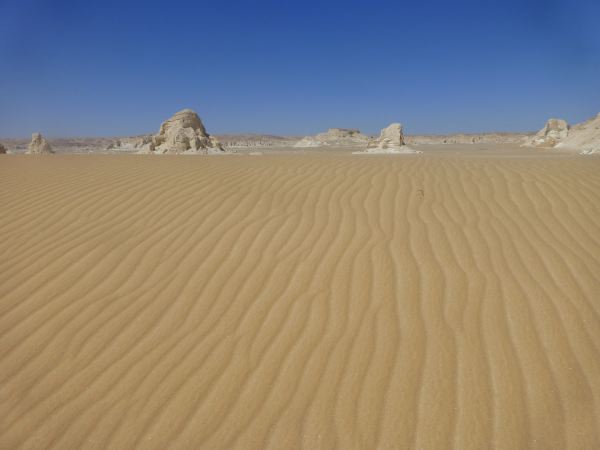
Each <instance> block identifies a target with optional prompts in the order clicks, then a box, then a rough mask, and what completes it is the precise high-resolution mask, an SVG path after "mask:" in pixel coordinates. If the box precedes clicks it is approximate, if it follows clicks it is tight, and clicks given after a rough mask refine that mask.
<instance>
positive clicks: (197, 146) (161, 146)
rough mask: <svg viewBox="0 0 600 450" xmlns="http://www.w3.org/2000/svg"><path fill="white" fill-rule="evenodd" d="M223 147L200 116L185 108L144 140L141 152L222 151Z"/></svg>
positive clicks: (204, 152)
mask: <svg viewBox="0 0 600 450" xmlns="http://www.w3.org/2000/svg"><path fill="white" fill-rule="evenodd" d="M223 151H224V150H223V147H222V146H221V144H220V143H219V141H218V140H217V139H216V138H214V137H212V136H210V135H209V134H208V133H207V132H206V129H205V128H204V125H203V124H202V121H201V120H200V117H198V114H196V113H195V112H194V111H192V110H191V109H184V110H182V111H179V112H178V113H176V114H175V115H174V116H173V117H171V118H170V119H168V120H166V121H165V122H163V123H162V125H161V126H160V130H159V132H158V134H156V135H154V136H152V138H151V139H149V140H148V141H147V142H143V143H142V146H141V150H140V153H203V154H207V153H221V152H223Z"/></svg>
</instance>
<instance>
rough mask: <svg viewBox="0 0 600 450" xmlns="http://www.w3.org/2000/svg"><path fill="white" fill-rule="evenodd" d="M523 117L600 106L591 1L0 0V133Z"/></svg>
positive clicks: (512, 126) (575, 116)
mask: <svg viewBox="0 0 600 450" xmlns="http://www.w3.org/2000/svg"><path fill="white" fill-rule="evenodd" d="M187 107H189V108H193V109H195V110H196V111H197V112H198V113H199V114H200V116H201V117H202V119H203V121H204V122H205V125H206V126H207V128H208V130H209V132H211V133H225V132H232V133H233V132H249V131H254V132H260V133H274V134H295V135H304V134H312V133H316V132H318V131H320V130H323V129H325V128H328V127H334V126H337V127H356V128H360V129H361V130H363V131H365V132H368V133H375V132H377V131H378V130H379V129H380V128H382V127H383V126H385V125H387V124H388V123H390V122H393V121H401V122H403V123H404V125H405V128H406V130H407V132H408V133H447V132H458V131H465V132H478V131H488V130H498V131H508V130H515V131H517V130H535V129H538V128H540V127H541V126H542V125H543V123H544V121H545V120H546V118H548V117H551V116H552V117H554V116H556V117H562V118H565V119H567V120H568V121H569V122H572V123H573V122H578V121H581V120H584V119H586V118H588V117H590V116H592V115H594V114H596V113H598V112H599V111H600V1H599V0H504V1H485V0H468V1H461V0H458V1H450V0H435V1H419V0H413V1H378V0H374V1H373V0H372V1H367V0H364V1H360V2H358V1H352V0H345V1H327V0H321V1H313V0H302V1H300V0H297V1H286V0H272V1H261V0H254V1H251V0H248V1H239V0H229V1H226V0H211V1H188V0H179V1H173V2H167V1H161V2H155V1H151V0H150V1H127V0H122V1H114V0H105V1H102V0H80V1H75V0H0V136H4V137H16V136H27V135H29V134H30V133H31V132H32V131H41V132H42V133H45V134H47V135H49V136H69V135H70V136H77V135H79V136H83V135H90V136H92V135H96V136H105V135H131V134H139V133H146V132H155V131H156V130H157V129H158V127H159V125H160V123H161V122H162V121H163V120H164V119H166V118H167V117H169V116H170V115H171V114H173V113H174V112H176V111H178V110H180V109H182V108H187Z"/></svg>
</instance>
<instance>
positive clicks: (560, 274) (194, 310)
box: [0, 146, 600, 450]
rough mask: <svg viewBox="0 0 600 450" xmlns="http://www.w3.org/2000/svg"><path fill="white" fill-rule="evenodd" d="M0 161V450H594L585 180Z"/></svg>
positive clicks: (597, 208) (364, 159)
mask: <svg viewBox="0 0 600 450" xmlns="http://www.w3.org/2000/svg"><path fill="white" fill-rule="evenodd" d="M421 149H422V150H424V153H423V154H420V155H397V156H391V155H390V156H387V155H377V156H353V155H351V154H350V153H349V152H342V151H331V150H330V149H328V151H327V152H314V151H313V152H307V153H304V154H295V153H293V154H285V153H286V152H285V151H282V152H280V153H279V154H277V152H274V154H267V153H265V154H263V155H262V156H248V155H244V154H238V155H228V156H222V157H221V156H217V157H214V156H213V157H201V156H200V157H198V156H162V157H161V156H141V155H60V154H58V155H50V156H24V155H2V156H1V157H0V212H1V214H0V233H1V236H2V239H1V240H0V255H2V257H1V258H0V448H2V449H21V448H22V449H47V448H52V449H91V448H111V449H136V448H140V449H167V448H168V449H263V448H264V449H344V450H345V449H425V450H436V449H460V450H467V449H477V450H480V449H540V450H549V449H582V450H583V449H585V450H589V449H598V448H600V412H599V411H598V409H599V408H600V158H598V157H581V156H578V155H577V156H573V155H568V154H560V153H553V152H545V151H538V150H532V149H520V148H517V147H506V146H504V147H503V146H486V147H477V146H446V147H443V148H442V147H435V146H432V147H430V148H421Z"/></svg>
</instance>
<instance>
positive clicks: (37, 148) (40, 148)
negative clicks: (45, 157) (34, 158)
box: [27, 133, 54, 155]
mask: <svg viewBox="0 0 600 450" xmlns="http://www.w3.org/2000/svg"><path fill="white" fill-rule="evenodd" d="M27 153H28V154H30V155H40V154H44V153H54V151H53V150H52V146H51V145H50V144H49V143H48V141H47V140H46V139H45V138H44V137H43V136H42V135H41V134H40V133H33V134H32V135H31V142H30V143H29V147H28V149H27Z"/></svg>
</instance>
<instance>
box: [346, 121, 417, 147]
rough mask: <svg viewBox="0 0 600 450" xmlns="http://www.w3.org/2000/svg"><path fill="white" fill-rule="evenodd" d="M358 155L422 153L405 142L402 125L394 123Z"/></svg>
mask: <svg viewBox="0 0 600 450" xmlns="http://www.w3.org/2000/svg"><path fill="white" fill-rule="evenodd" d="M354 153H356V154H359V153H360V154H368V153H421V152H419V151H417V150H415V149H413V148H411V147H409V146H407V145H406V144H405V142H404V130H403V128H402V124H400V123H393V124H391V125H390V126H388V127H387V128H384V129H383V130H381V134H380V135H379V138H377V139H374V140H372V141H370V142H369V144H368V145H367V149H366V150H364V151H362V152H354Z"/></svg>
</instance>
